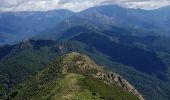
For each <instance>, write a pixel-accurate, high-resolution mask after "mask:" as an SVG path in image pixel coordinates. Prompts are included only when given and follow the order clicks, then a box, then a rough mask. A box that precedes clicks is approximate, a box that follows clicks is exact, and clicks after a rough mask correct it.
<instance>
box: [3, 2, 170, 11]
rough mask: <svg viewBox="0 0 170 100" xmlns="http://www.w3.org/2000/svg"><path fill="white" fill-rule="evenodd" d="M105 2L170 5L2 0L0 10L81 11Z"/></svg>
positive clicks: (146, 5)
mask: <svg viewBox="0 0 170 100" xmlns="http://www.w3.org/2000/svg"><path fill="white" fill-rule="evenodd" d="M103 4H118V5H121V6H124V7H130V8H143V9H154V8H159V7H162V6H167V5H170V0H0V11H45V10H53V9H69V10H72V11H80V10H83V9H86V8H89V7H93V6H96V5H103Z"/></svg>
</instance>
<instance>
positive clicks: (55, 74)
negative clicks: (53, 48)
mask: <svg viewBox="0 0 170 100" xmlns="http://www.w3.org/2000/svg"><path fill="white" fill-rule="evenodd" d="M105 72H107V71H104V70H103V69H102V68H101V67H99V66H98V65H96V64H95V63H94V62H93V61H92V60H91V59H90V58H89V57H88V56H85V55H82V54H79V53H77V52H72V53H69V54H65V55H63V56H61V57H59V58H58V59H57V60H56V61H55V62H54V63H53V64H50V65H49V67H47V68H46V69H45V70H43V71H41V72H40V73H38V74H37V75H36V76H34V78H33V80H36V81H30V80H28V81H27V82H26V83H24V84H23V86H24V87H23V89H22V85H21V87H20V86H19V87H18V88H16V91H14V92H13V93H12V94H11V99H12V100H17V99H26V98H29V99H31V100H36V98H37V97H38V98H39V100H41V99H42V100H43V98H46V99H50V100H54V99H55V98H60V99H61V100H64V99H67V100H71V99H73V98H77V96H81V95H82V94H84V93H82V94H81V95H80V94H76V97H74V95H73V94H74V93H75V92H76V91H79V89H78V90H77V88H78V87H77V85H76V84H79V85H78V86H79V87H80V90H81V91H84V89H85V90H86V89H88V90H89V89H90V90H89V91H93V92H92V95H91V96H92V97H93V98H96V99H97V98H98V100H99V99H102V98H103V99H104V98H105V99H106V100H107V99H113V98H114V99H118V98H124V99H125V98H126V99H127V100H128V99H130V98H131V99H130V100H132V99H134V100H137V99H135V96H136V97H138V99H139V100H144V98H143V96H142V95H141V94H139V93H138V92H137V90H136V89H134V87H133V86H131V85H130V84H129V83H128V82H127V81H126V80H124V79H123V78H122V77H120V76H119V75H117V74H115V73H113V72H112V74H111V76H112V77H110V80H112V82H111V81H110V82H109V81H107V80H106V79H104V78H105V77H106V78H107V77H109V76H108V75H107V74H106V75H107V76H105V75H104V73H105ZM70 75H71V76H70ZM77 75H78V76H80V75H81V77H82V79H80V80H83V83H81V82H80V83H79V82H78V83H74V81H73V80H72V81H73V83H72V81H69V83H67V82H66V83H64V84H70V85H72V86H68V87H67V88H68V90H67V92H66V91H65V92H64V91H63V89H64V87H63V89H62V90H60V92H56V93H59V94H60V95H61V97H60V95H58V94H56V93H55V94H53V93H54V92H52V91H54V90H49V89H48V88H49V86H51V85H52V84H53V85H54V82H55V80H58V79H59V80H60V81H62V80H61V79H62V78H64V79H65V76H66V77H67V76H68V77H70V78H71V77H74V76H76V77H77ZM94 75H95V76H94ZM102 75H104V76H102ZM81 77H80V78H81ZM83 77H87V78H89V79H88V80H89V81H86V80H84V79H83ZM60 78H61V79H60ZM91 78H92V79H93V80H91ZM98 78H99V79H100V80H98ZM76 80H77V79H76ZM94 80H96V81H98V82H99V83H100V82H102V83H100V84H103V86H106V87H107V86H109V87H110V88H113V87H112V85H113V84H117V85H118V84H119V86H118V87H120V88H124V89H120V90H119V88H118V87H117V85H114V87H117V89H118V90H115V91H119V92H120V94H122V95H119V96H120V97H119V96H118V92H114V89H113V94H112V96H111V97H109V96H108V97H107V91H103V92H106V94H101V93H100V91H98V90H93V87H85V86H88V85H89V84H92V83H90V82H91V81H92V82H94ZM105 80H106V81H105ZM60 81H59V82H60ZM77 81H79V80H77ZM104 81H105V82H106V83H105V82H104ZM32 82H33V83H32ZM34 82H35V83H34ZM43 82H44V83H43ZM56 82H58V81H56ZM84 82H85V83H84ZM86 82H88V83H86ZM84 84H86V85H85V86H84ZM53 85H52V86H53ZM95 85H97V87H98V84H95ZM37 86H38V87H37ZM54 86H55V85H54ZM74 86H76V87H74ZM82 86H83V87H82ZM25 87H26V88H25ZM106 87H102V88H106ZM83 88H84V89H83ZM30 89H31V90H30ZM42 89H43V90H42ZM46 89H47V90H48V91H47V90H46ZM70 89H71V90H70ZM91 89H92V90H91ZM115 89H116V88H115ZM26 91H27V92H26ZM29 91H32V93H29ZM38 91H39V92H40V93H39V92H38ZM42 91H46V92H47V93H48V95H47V93H46V92H44V93H43V92H42ZM50 91H51V92H50ZM55 91H57V90H55ZM62 91H63V92H62ZM69 91H70V92H69ZM86 91H87V90H86ZM109 91H110V90H109ZM125 91H129V92H125ZM35 93H36V94H35ZM65 93H66V94H65ZM114 93H115V94H114ZM131 93H132V94H133V95H134V96H132V95H131ZM37 94H39V95H37ZM42 94H44V95H42ZM24 95H26V96H27V97H25V96H24ZM86 95H87V94H86ZM102 95H103V96H102ZM108 95H110V94H108ZM125 95H126V96H125ZM57 96H58V97H57ZM87 96H89V93H88V95H87ZM100 96H101V97H100ZM88 98H89V97H88ZM77 99H78V98H77ZM79 99H80V98H79ZM86 99H87V97H86ZM89 100H92V98H91V99H89Z"/></svg>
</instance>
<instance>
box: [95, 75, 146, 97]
mask: <svg viewBox="0 0 170 100" xmlns="http://www.w3.org/2000/svg"><path fill="white" fill-rule="evenodd" d="M95 77H97V78H101V79H105V80H106V81H107V82H109V83H115V84H117V85H118V86H120V87H122V88H123V89H125V90H127V91H128V92H131V93H132V94H134V95H136V96H137V97H138V98H139V100H145V99H144V98H143V96H142V95H141V94H140V93H139V92H138V91H137V90H136V89H135V88H134V87H133V86H132V85H131V84H130V83H129V82H128V81H126V80H125V79H123V78H122V77H121V76H120V75H118V74H116V73H113V72H110V73H103V72H98V73H96V76H95Z"/></svg>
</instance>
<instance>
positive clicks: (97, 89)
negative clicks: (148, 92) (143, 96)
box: [79, 76, 137, 100]
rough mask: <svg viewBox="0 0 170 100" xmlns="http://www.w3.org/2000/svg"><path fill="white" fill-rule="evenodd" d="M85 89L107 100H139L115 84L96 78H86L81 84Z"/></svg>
mask: <svg viewBox="0 0 170 100" xmlns="http://www.w3.org/2000/svg"><path fill="white" fill-rule="evenodd" d="M79 84H80V85H81V86H82V87H83V88H85V89H88V90H90V91H92V93H93V95H99V96H100V98H101V99H107V100H137V97H135V96H133V95H132V94H131V93H129V92H126V91H124V90H123V89H121V88H120V87H118V86H117V85H114V84H109V83H105V82H104V80H100V79H97V78H94V77H90V76H88V77H85V78H84V79H82V80H81V81H80V83H79Z"/></svg>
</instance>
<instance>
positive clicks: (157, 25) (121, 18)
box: [41, 5, 170, 39]
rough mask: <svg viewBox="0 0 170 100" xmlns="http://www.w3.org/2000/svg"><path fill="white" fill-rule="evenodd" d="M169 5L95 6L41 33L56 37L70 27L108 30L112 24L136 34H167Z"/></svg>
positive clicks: (44, 35)
mask: <svg viewBox="0 0 170 100" xmlns="http://www.w3.org/2000/svg"><path fill="white" fill-rule="evenodd" d="M169 11H170V9H169V7H164V8H160V9H155V10H142V9H130V8H122V7H120V6H117V5H107V6H97V7H92V8H89V9H86V10H84V11H81V12H78V13H75V14H74V15H73V16H71V17H70V18H67V19H66V20H64V21H62V22H61V23H60V24H59V25H57V26H55V27H53V28H52V30H48V31H46V32H44V34H41V37H42V38H46V39H57V38H58V37H60V36H61V35H62V33H64V32H65V31H67V30H68V29H69V28H71V27H75V26H86V27H92V26H93V27H92V28H96V29H100V30H108V29H110V28H111V27H112V26H116V27H120V28H124V29H127V30H129V31H132V33H133V34H135V35H138V36H143V35H169V32H170V30H169V27H170V24H169V22H170V14H169V13H168V12H169Z"/></svg>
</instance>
